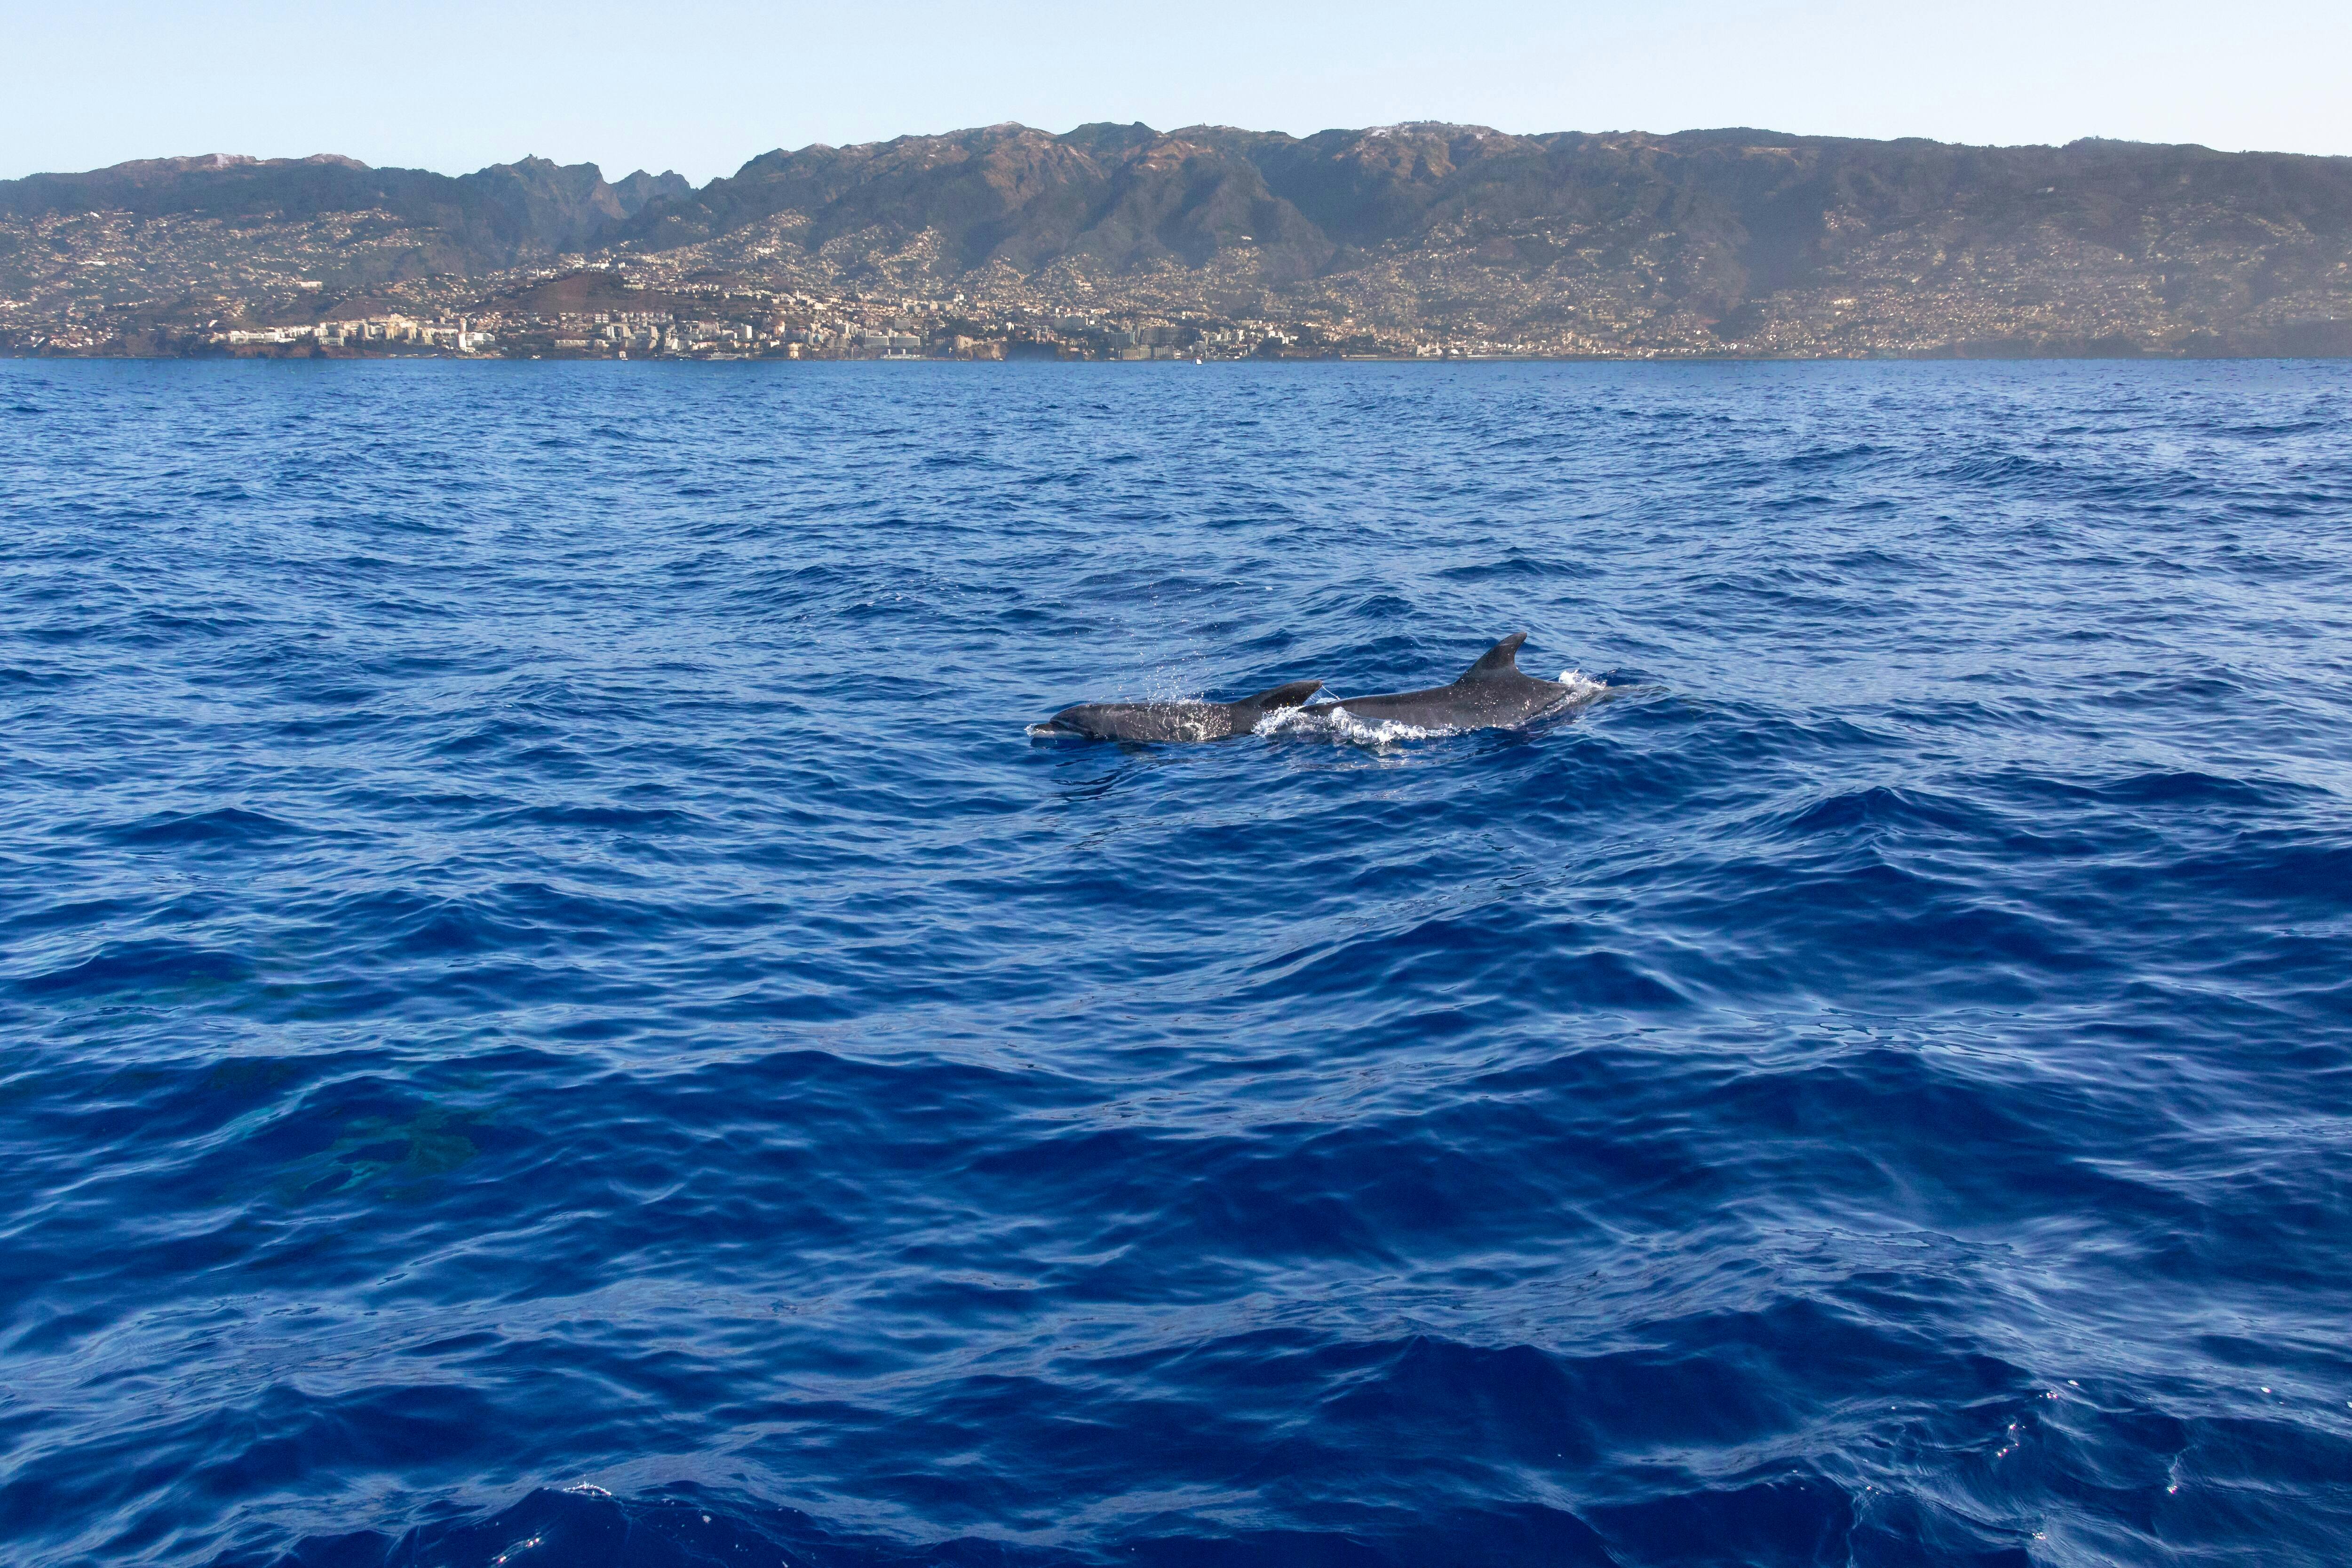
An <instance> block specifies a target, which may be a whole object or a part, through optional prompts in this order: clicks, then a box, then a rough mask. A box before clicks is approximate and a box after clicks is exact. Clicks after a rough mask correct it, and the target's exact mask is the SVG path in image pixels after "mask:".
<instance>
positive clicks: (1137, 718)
mask: <svg viewBox="0 0 2352 1568" xmlns="http://www.w3.org/2000/svg"><path fill="white" fill-rule="evenodd" d="M1321 689H1323V683H1322V682H1321V681H1319V680H1294V681H1291V682H1290V683H1289V684H1288V685H1286V686H1270V687H1268V688H1267V689H1265V690H1264V691H1261V692H1259V693H1258V694H1257V695H1256V696H1255V697H1244V698H1243V699H1242V700H1240V701H1239V702H1081V703H1078V704H1077V705H1076V706H1075V707H1071V708H1065V709H1063V710H1061V711H1060V712H1059V713H1056V714H1055V715H1054V716H1053V717H1052V718H1051V719H1048V720H1046V721H1045V723H1043V724H1041V725H1039V726H1038V729H1039V730H1040V731H1045V732H1047V733H1051V734H1055V735H1083V736H1085V737H1086V738H1087V740H1090V741H1222V740H1223V739H1224V738H1225V737H1226V736H1228V735H1246V734H1248V733H1249V732H1250V731H1252V730H1255V729H1256V728H1257V721H1259V720H1261V719H1263V718H1265V716H1266V715H1267V714H1269V713H1276V712H1279V711H1281V710H1283V709H1286V708H1296V707H1298V706H1299V705H1300V704H1301V703H1303V702H1305V701H1306V700H1307V699H1308V698H1310V697H1312V696H1314V695H1315V694H1316V692H1318V691H1319V690H1321Z"/></svg>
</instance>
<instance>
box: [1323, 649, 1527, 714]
mask: <svg viewBox="0 0 2352 1568" xmlns="http://www.w3.org/2000/svg"><path fill="white" fill-rule="evenodd" d="M1527 640H1528V634H1527V633H1525V632H1513V633H1512V634H1511V635H1510V636H1509V637H1505V638H1504V639H1503V640H1502V641H1501V642H1498V643H1496V645H1495V646H1494V647H1490V648H1488V649H1487V650H1486V652H1485V653H1483V654H1481V655H1479V656H1478V662H1477V663H1475V664H1474V665H1472V666H1471V667H1470V668H1468V669H1466V670H1464V671H1463V672H1462V678H1461V679H1459V680H1456V681H1455V682H1454V684H1453V685H1451V686H1432V687H1428V688H1425V689H1423V690H1420V691H1385V692H1381V694H1379V695H1378V696H1374V697H1343V698H1341V699H1340V700H1338V701H1336V702H1318V703H1316V704H1315V705H1314V706H1313V707H1311V708H1309V709H1307V712H1308V713H1309V714H1311V715H1314V716H1316V717H1318V718H1328V717H1329V716H1330V715H1332V714H1334V713H1337V712H1339V711H1340V710H1343V709H1344V710H1346V711H1347V712H1348V714H1349V717H1351V718H1354V719H1358V720H1360V721H1363V722H1365V723H1368V724H1380V723H1389V724H1410V725H1412V726H1413V727H1414V728H1415V729H1420V730H1492V729H1498V728H1504V727H1507V726H1509V725H1512V724H1524V723H1526V722H1527V721H1528V720H1530V719H1532V718H1534V717H1535V716H1536V715H1537V714H1538V713H1541V712H1542V711H1544V710H1546V709H1548V708H1552V707H1556V706H1558V705H1559V703H1561V702H1563V701H1565V700H1567V699H1568V698H1569V696H1570V694H1571V692H1572V690H1573V688H1570V687H1567V686H1563V685H1561V684H1560V683H1559V681H1557V680H1538V679H1536V678H1535V677H1534V676H1532V675H1522V674H1520V673H1519V666H1518V659H1517V655H1518V651H1519V645H1520V644H1521V643H1523V642H1525V641H1527Z"/></svg>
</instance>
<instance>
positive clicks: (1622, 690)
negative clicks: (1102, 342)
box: [0, 362, 2352, 1568]
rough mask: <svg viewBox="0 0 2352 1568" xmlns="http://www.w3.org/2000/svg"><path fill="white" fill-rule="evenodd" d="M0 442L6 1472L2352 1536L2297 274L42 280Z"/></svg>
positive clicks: (2267, 1538)
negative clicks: (2249, 326)
mask: <svg viewBox="0 0 2352 1568" xmlns="http://www.w3.org/2000/svg"><path fill="white" fill-rule="evenodd" d="M0 531H5V535H4V536H0V543H5V557H0V564H4V565H5V570H4V571H0V778H5V784H0V1040H5V1056H0V1156H5V1158H0V1559H5V1561H6V1562H8V1563H14V1564H67V1563H76V1564H79V1563H107V1564H118V1563H141V1564H218V1565H222V1568H228V1565H237V1568H245V1565H254V1568H259V1565H263V1564H279V1565H288V1568H291V1565H301V1568H355V1565H362V1564H365V1565H369V1568H374V1565H378V1564H387V1565H388V1564H417V1565H421V1564H436V1565H451V1568H492V1565H509V1564H511V1565H517V1568H525V1565H529V1564H534V1563H546V1564H618V1563H632V1564H686V1563H692V1564H717V1563H725V1564H739V1563H740V1564H777V1563H789V1564H793V1565H796V1568H797V1565H824V1568H832V1565H849V1564H884V1563H889V1564H917V1563H937V1564H968V1565H981V1564H987V1565H991V1568H1025V1565H1031V1564H1034V1565H1038V1568H1048V1565H1051V1568H1064V1565H1067V1568H1078V1565H1085V1564H1098V1563H1138V1564H1149V1565H1156V1568H1180V1565H1188V1564H1194V1563H1213V1564H1220V1565H1234V1568H1258V1565H1265V1568H1274V1565H1277V1564H1282V1565H1288V1564H1311V1565H1326V1564H1333V1565H1336V1564H1349V1565H1354V1564H1374V1563H1391V1564H1401V1565H1402V1564H1415V1565H1418V1564H1519V1563H1547V1564H1603V1563H1615V1564H1625V1565H1629V1568H1631V1565H1637V1564H1681V1563H1724V1564H1742V1565H1780V1564H1812V1563H1822V1564H1829V1563H1854V1564H1895V1563H1938V1564H1942V1563H1950V1564H1985V1565H1990V1564H2025V1563H2034V1564H2119V1563H2179V1564H2191V1563H2194V1564H2249V1565H2252V1564H2264V1565H2276V1564H2322V1563H2344V1562H2346V1561H2347V1560H2352V1544H2347V1542H2352V964H2347V959H2348V958H2352V736H2348V735H2347V727H2348V726H2352V366H2347V365H2345V364H2329V363H2218V364H2200V365H2184V364H2037V365H1964V364H1941V365H1930V364H1836V365H1744V366H1743V365H1705V366H1680V367H1674V366H1656V365H1596V366H1568V365H1512V366H1499V365H1498V366H1459V367H1441V366H1381V365H1354V366H1287V367H1286V366H1213V367H1198V368H1196V367H1192V366H1189V365H1185V366H1151V367H1143V366H1137V367H1115V366H1034V367H1028V366H1005V367H993V366H989V367H955V366H906V367H901V366H840V367H819V366H790V365H730V366H689V365H675V366H673V365H658V366H656V365H643V366H606V365H584V364H583V365H569V364H499V365H477V364H436V363H374V364H252V363H248V364H230V365H219V364H212V365H206V364H194V363H144V364H142V363H27V362H17V363H5V364H0ZM1516 630H1525V631H1527V632H1528V634H1529V639H1528V645H1527V647H1526V649H1525V650H1524V651H1523V653H1522V655H1521V658H1520V663H1521V665H1522V667H1523V668H1528V670H1530V671H1531V672H1534V673H1539V674H1542V675H1546V676H1554V675H1558V674H1559V673H1560V672H1561V671H1563V670H1567V669H1575V670H1579V671H1580V672H1582V674H1583V675H1584V676H1585V677H1586V678H1589V679H1595V680H1599V681H1601V682H1604V683H1605V685H1606V687H1607V690H1606V693H1605V695H1604V696H1603V697H1602V698H1601V700H1597V701H1594V702H1593V703H1591V705H1590V706H1587V707H1585V708H1582V709H1580V710H1576V711H1574V712H1571V713H1567V714H1564V715H1561V716H1559V717H1557V718H1555V719H1553V720H1552V721H1549V722H1545V723H1539V724H1538V725H1537V726H1535V727H1533V728H1531V729H1529V730H1527V731H1517V732H1499V731H1490V732H1483V733H1474V734H1467V735H1460V736H1436V737H1427V738H1408V739H1402V740H1390V741H1385V742H1372V741H1367V740H1362V739H1358V740H1349V739H1346V738H1343V737H1336V736H1334V735H1331V734H1328V733H1318V732H1313V731H1308V730H1301V729H1297V728H1292V729H1286V730H1285V731H1282V732H1279V733H1276V734H1271V735H1262V736H1250V737H1245V738H1242V739H1236V740H1233V741H1228V742H1221V743H1216V744H1210V745H1200V746H1190V747H1186V746H1160V747H1138V748H1128V747H1120V746H1117V745H1080V746H1071V745H1054V744H1044V743H1041V742H1038V741H1036V740H1034V739H1033V738H1032V737H1031V736H1030V735H1029V734H1028V733H1027V732H1026V727H1027V725H1029V724H1030V723H1031V722H1033V721H1035V720H1038V719H1040V718H1043V717H1044V716H1045V714H1047V713H1049V712H1051V711H1052V710H1055V709H1056V708H1058V707H1060V706H1062V705H1063V704H1065V703H1068V702H1072V701H1076V700H1082V699H1095V698H1109V697H1136V696H1154V695H1157V696H1175V695H1184V694H1193V693H1200V692H1208V693H1213V694H1214V695H1218V696H1228V697H1229V696H1234V695H1238V694H1241V693H1244V692H1247V691H1250V690H1253V689H1257V688H1260V687H1264V686H1269V685H1272V684H1274V683H1275V682H1276V681H1278V680H1286V679H1297V678H1302V677H1309V676H1313V677H1320V678H1322V679H1325V680H1326V681H1328V682H1329V683H1330V686H1331V688H1332V689H1333V690H1335V691H1337V692H1340V693H1347V692H1362V691H1369V690H1381V689H1394V688H1396V687H1399V686H1417V685H1425V684H1433V683H1436V682H1442V681H1444V680H1446V679H1451V678H1452V677H1453V676H1454V674H1456V673H1458V672H1459V670H1460V669H1461V668H1463V667H1464V666H1465V665H1467V664H1468V663H1469V661H1470V660H1471V659H1472V658H1475V656H1476V655H1477V654H1478V653H1479V652H1480V651H1481V650H1483V649H1484V648H1485V647H1486V646H1487V644H1488V643H1490V642H1491V641H1493V640H1494V639H1495V638H1496V637H1499V636H1501V635H1502V634H1504V633H1506V632H1510V631H1516Z"/></svg>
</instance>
